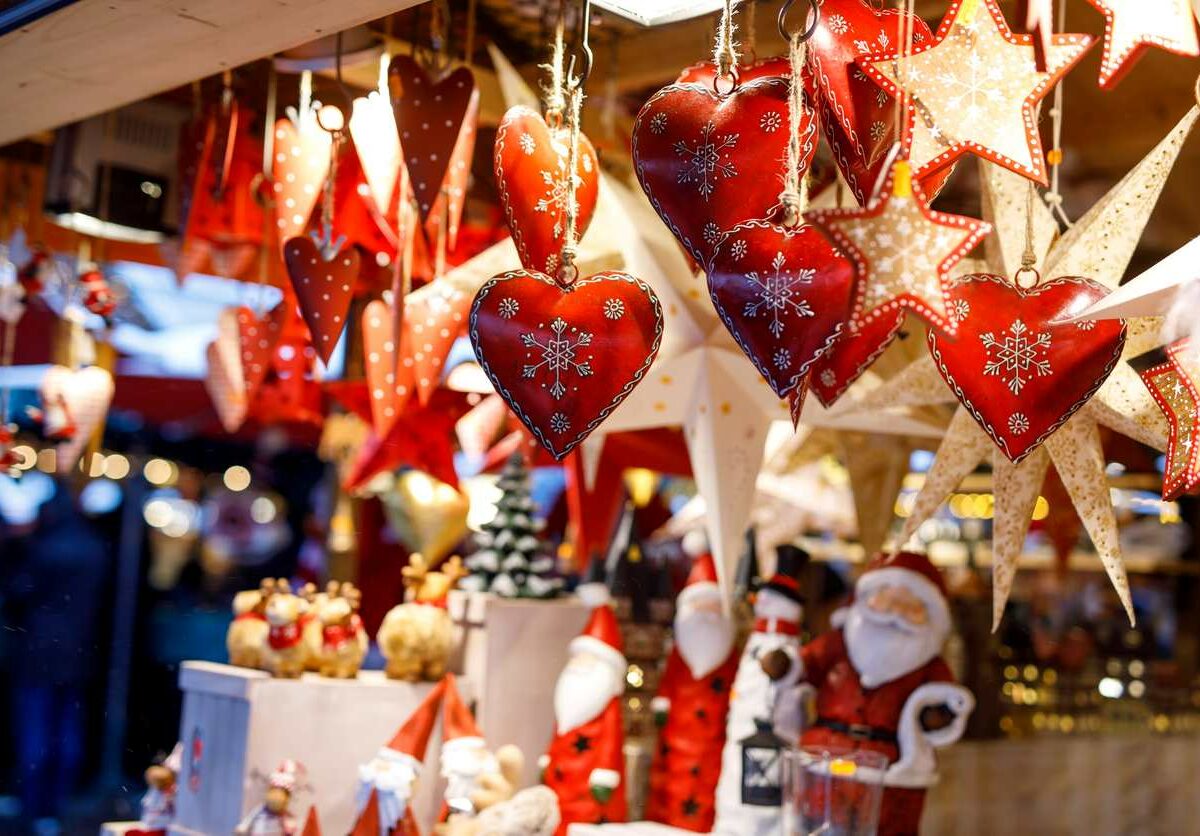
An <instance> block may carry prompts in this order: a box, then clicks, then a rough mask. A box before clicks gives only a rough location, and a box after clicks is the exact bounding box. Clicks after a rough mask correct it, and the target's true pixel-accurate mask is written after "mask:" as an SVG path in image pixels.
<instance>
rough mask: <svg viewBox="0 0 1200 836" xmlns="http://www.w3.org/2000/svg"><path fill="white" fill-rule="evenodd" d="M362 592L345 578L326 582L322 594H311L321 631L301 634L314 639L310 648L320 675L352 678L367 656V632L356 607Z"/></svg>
mask: <svg viewBox="0 0 1200 836" xmlns="http://www.w3.org/2000/svg"><path fill="white" fill-rule="evenodd" d="M361 604H362V592H361V591H360V590H359V589H358V588H357V587H355V586H354V584H352V583H350V582H349V581H347V582H345V583H338V582H337V581H330V582H329V583H328V585H327V586H326V587H325V594H324V595H323V596H315V599H314V604H313V613H314V615H316V617H317V620H318V621H319V622H320V624H321V630H320V632H319V633H318V632H317V631H311V632H309V633H306V634H305V638H306V639H308V640H310V641H315V642H316V644H315V645H314V646H313V647H312V648H310V652H311V653H312V656H313V658H315V659H316V663H317V672H318V673H320V674H321V676H329V677H334V678H336V679H353V678H354V677H356V676H358V669H359V668H360V667H361V666H362V661H363V658H364V657H366V655H367V631H366V629H365V628H364V627H363V623H362V618H361V617H359V614H358V610H359V607H360V606H361Z"/></svg>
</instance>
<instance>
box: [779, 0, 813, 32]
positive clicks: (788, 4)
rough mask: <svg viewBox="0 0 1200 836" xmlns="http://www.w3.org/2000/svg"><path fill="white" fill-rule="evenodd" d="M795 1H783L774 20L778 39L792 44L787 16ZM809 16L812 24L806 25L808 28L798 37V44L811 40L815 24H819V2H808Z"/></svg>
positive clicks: (811, 0)
mask: <svg viewBox="0 0 1200 836" xmlns="http://www.w3.org/2000/svg"><path fill="white" fill-rule="evenodd" d="M795 2H796V0H783V5H782V6H780V7H779V16H778V17H776V18H775V27H776V28H777V29H778V30H779V37H781V38H783V40H784V41H785V42H787V43H791V42H792V34H791V33H790V32H788V28H787V15H788V12H789V11H791V10H792V5H793V4H794V3H795ZM809 15H810V16H811V17H812V22H811V23H809V24H808V28H807V29H806V30H804V34H803V35H801V36H800V42H801V43H803V42H804V41H807V40H808V39H809V38H811V37H812V36H813V35H814V34H816V31H817V24H818V23H820V22H821V3H820V0H810V2H809Z"/></svg>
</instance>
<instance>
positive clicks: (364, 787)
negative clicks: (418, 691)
mask: <svg viewBox="0 0 1200 836" xmlns="http://www.w3.org/2000/svg"><path fill="white" fill-rule="evenodd" d="M445 691H446V680H445V679H443V680H441V681H440V682H438V683H437V684H436V685H434V686H433V688H432V690H430V692H429V693H428V694H427V695H426V696H425V699H424V700H422V701H421V704H420V705H418V706H417V708H416V710H415V711H413V713H412V715H411V716H409V718H408V719H407V720H405V721H404V725H403V726H401V727H400V730H399V731H398V732H396V736H395V737H393V738H392V739H391V740H390V741H389V742H388V744H387V746H384V747H383V748H382V749H380V750H379V751H378V752H377V753H376V755H375V757H374V758H372V759H371V760H370V761H369V762H368V763H365V764H363V765H362V766H360V767H359V768H358V794H357V803H358V815H359V816H360V817H361V816H363V815H364V814H365V815H370V813H371V807H370V806H369V805H368V803H367V802H368V801H370V800H371V798H372V795H373V796H374V798H375V800H376V802H377V809H378V817H379V831H378V832H379V833H400V834H405V836H417V834H418V833H419V831H418V830H417V825H416V822H414V821H413V814H412V809H411V808H410V806H409V805H410V802H411V801H412V798H413V793H414V791H415V789H416V783H417V779H418V778H420V776H421V768H422V766H423V765H424V762H425V750H426V749H427V748H428V746H429V737H430V735H432V734H433V727H434V724H435V723H436V722H437V713H438V708H439V707H440V706H441V703H442V696H443V694H444V693H445Z"/></svg>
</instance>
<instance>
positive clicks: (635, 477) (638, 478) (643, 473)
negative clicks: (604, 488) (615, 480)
mask: <svg viewBox="0 0 1200 836" xmlns="http://www.w3.org/2000/svg"><path fill="white" fill-rule="evenodd" d="M625 488H626V490H628V491H629V498H630V499H631V500H633V504H634V507H636V508H645V507H646V506H647V505H649V504H650V500H651V499H653V498H654V494H655V492H656V491H657V490H658V474H657V473H655V472H654V471H653V470H647V469H646V468H644V467H631V468H628V469H627V470H626V471H625Z"/></svg>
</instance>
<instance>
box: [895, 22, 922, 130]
mask: <svg viewBox="0 0 1200 836" xmlns="http://www.w3.org/2000/svg"><path fill="white" fill-rule="evenodd" d="M898 6H899V8H900V9H901V10H902V11H903V12H904V14H903V15H901V18H900V55H899V57H898V58H897V59H896V78H897V80H899V81H900V82H902V83H901V84H897V85H896V88H897V89H896V107H895V109H894V111H893V113H892V117H893V120H894V122H895V124H894V125H893V129H894V130H895V132H896V141H897V142H900V141H902V140H903V132H904V113H905V111H906V109H907V108H906V104H907V99H908V92H907V89H906V88H905V86H904V84H903V82H904V81H905V76H904V69H905V68H906V67H907V66H908V61H909V59H910V58H912V41H913V27H914V25H915V24H914V21H915V20H916V0H900V2H899V3H898Z"/></svg>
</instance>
